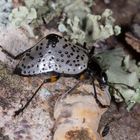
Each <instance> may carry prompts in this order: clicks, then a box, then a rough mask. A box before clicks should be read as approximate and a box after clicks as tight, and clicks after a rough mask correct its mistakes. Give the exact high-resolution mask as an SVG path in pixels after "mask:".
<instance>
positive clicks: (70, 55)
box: [14, 34, 107, 115]
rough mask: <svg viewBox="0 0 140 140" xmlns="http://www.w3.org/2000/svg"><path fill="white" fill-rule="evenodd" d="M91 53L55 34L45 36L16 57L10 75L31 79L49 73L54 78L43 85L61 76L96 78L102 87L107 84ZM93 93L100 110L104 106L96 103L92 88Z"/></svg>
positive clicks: (104, 75)
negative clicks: (12, 71)
mask: <svg viewBox="0 0 140 140" xmlns="http://www.w3.org/2000/svg"><path fill="white" fill-rule="evenodd" d="M92 53H93V50H91V51H90V52H89V51H88V50H87V49H85V48H84V47H82V46H79V45H73V44H72V43H71V42H70V41H68V40H66V39H65V38H63V37H61V36H59V35H56V34H49V35H47V36H46V37H45V38H43V39H42V40H40V41H39V42H38V43H37V44H36V45H34V46H33V47H32V48H30V49H28V50H26V51H25V52H23V53H22V54H20V55H18V56H16V58H18V57H20V56H21V55H22V59H21V61H20V62H19V64H18V65H17V66H16V68H15V70H14V73H15V74H18V75H22V76H33V75H38V74H42V73H47V74H48V73H52V72H53V73H55V75H53V76H52V77H50V78H49V79H46V80H45V81H44V82H43V83H46V82H54V81H56V80H57V79H58V78H59V77H60V76H61V75H64V76H65V75H67V76H75V77H79V79H91V80H92V81H94V80H95V79H96V80H97V81H98V82H99V84H100V86H101V87H102V86H105V85H106V83H107V76H106V74H105V73H104V72H103V71H102V69H101V67H100V65H99V64H98V62H97V61H96V59H95V58H94V57H93V54H92ZM43 83H42V84H41V86H42V85H43ZM93 85H94V82H93ZM41 86H40V87H41ZM40 87H39V88H38V89H37V91H38V90H39V89H40ZM37 91H36V92H35V93H34V95H33V96H32V98H33V97H34V96H35V94H36V93H37ZM94 91H95V94H94V97H95V99H96V101H97V103H98V104H99V105H100V106H101V107H107V106H106V105H102V104H101V103H100V102H99V100H98V98H97V95H96V90H95V86H94ZM32 98H31V99H30V100H29V101H28V102H27V104H26V105H25V106H24V107H23V108H21V109H20V110H18V111H16V115H18V114H19V113H20V112H22V111H23V110H24V108H25V107H27V106H28V104H29V102H30V101H31V100H32Z"/></svg>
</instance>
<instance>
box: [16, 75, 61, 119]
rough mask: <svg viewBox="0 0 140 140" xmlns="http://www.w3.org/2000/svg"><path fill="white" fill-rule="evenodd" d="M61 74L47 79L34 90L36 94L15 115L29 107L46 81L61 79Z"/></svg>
mask: <svg viewBox="0 0 140 140" xmlns="http://www.w3.org/2000/svg"><path fill="white" fill-rule="evenodd" d="M59 77H60V76H59V75H55V76H52V77H50V78H48V79H45V80H44V81H43V82H42V83H41V85H40V86H39V87H38V88H37V90H36V91H35V92H34V94H33V95H32V96H31V98H29V100H28V101H27V102H26V104H25V105H24V106H23V107H22V108H20V109H19V110H17V111H15V114H14V117H16V116H18V115H19V114H20V113H23V111H24V109H25V108H27V107H28V105H29V104H30V102H31V101H32V100H33V98H34V97H35V96H36V94H37V93H38V91H39V90H40V88H41V87H42V86H43V85H44V84H45V83H49V82H55V81H57V80H58V79H59Z"/></svg>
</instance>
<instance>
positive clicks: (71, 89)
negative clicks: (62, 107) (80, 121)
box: [60, 81, 81, 100]
mask: <svg viewBox="0 0 140 140" xmlns="http://www.w3.org/2000/svg"><path fill="white" fill-rule="evenodd" d="M80 82H81V81H78V82H77V83H76V84H75V85H74V86H73V87H72V88H70V89H69V90H68V91H67V92H65V93H64V94H63V95H62V96H61V98H60V100H62V99H63V98H65V97H66V96H67V95H68V94H69V93H70V92H72V91H73V90H74V89H75V88H76V87H77V86H78V85H79V83H80Z"/></svg>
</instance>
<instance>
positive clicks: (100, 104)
mask: <svg viewBox="0 0 140 140" xmlns="http://www.w3.org/2000/svg"><path fill="white" fill-rule="evenodd" d="M93 89H94V94H93V93H92V94H93V96H94V98H95V101H96V103H97V104H98V105H99V107H101V108H108V107H109V105H103V104H102V103H101V102H100V100H99V99H98V97H97V92H96V87H95V83H94V80H93Z"/></svg>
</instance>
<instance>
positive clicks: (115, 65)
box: [96, 48, 140, 110]
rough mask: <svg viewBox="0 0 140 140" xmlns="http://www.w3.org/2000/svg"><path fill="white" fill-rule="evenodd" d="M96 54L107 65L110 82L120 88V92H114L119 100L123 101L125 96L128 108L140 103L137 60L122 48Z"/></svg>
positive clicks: (139, 70)
mask: <svg viewBox="0 0 140 140" xmlns="http://www.w3.org/2000/svg"><path fill="white" fill-rule="evenodd" d="M96 56H98V58H100V59H99V60H100V62H101V64H102V66H106V73H107V76H108V80H109V82H110V83H112V85H113V86H114V87H115V88H117V89H118V90H119V93H118V92H116V91H114V90H113V92H112V94H114V95H115V98H116V99H117V101H122V100H123V98H124V99H125V102H126V104H127V106H128V107H127V109H128V110H130V109H131V108H132V107H133V106H134V104H135V103H140V82H139V78H140V66H138V65H136V61H135V60H132V59H130V56H129V55H126V53H125V52H124V50H123V49H122V48H116V49H113V50H109V51H105V52H103V53H102V54H98V55H96ZM113 83H114V84H113ZM115 83H116V84H115ZM117 83H119V84H117ZM123 84H125V85H128V86H130V87H128V86H124V85H123ZM120 93H121V95H120ZM122 97H123V98H122Z"/></svg>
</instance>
